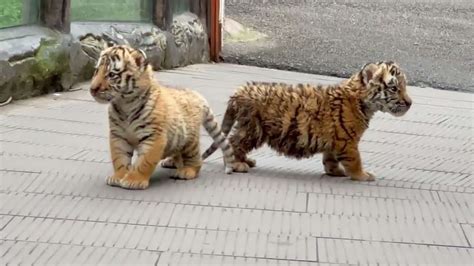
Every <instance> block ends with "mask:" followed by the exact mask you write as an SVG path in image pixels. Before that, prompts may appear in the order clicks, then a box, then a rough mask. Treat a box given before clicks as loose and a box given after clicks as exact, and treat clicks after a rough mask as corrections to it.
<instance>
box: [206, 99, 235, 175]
mask: <svg viewBox="0 0 474 266" xmlns="http://www.w3.org/2000/svg"><path fill="white" fill-rule="evenodd" d="M203 120H204V121H203V125H204V128H205V129H206V131H207V133H209V135H210V136H211V137H212V139H213V141H214V142H213V144H212V146H211V147H210V148H209V149H207V150H206V152H205V153H204V154H207V156H206V157H204V154H203V159H205V158H207V157H208V156H209V155H211V154H212V153H214V151H216V150H217V148H220V149H221V150H222V153H223V154H224V164H225V173H226V174H231V173H232V171H233V170H232V164H233V163H234V150H233V149H232V146H231V145H230V143H229V141H228V140H227V139H226V135H227V134H223V132H222V131H221V127H220V126H219V123H218V122H217V121H216V119H215V117H214V114H213V112H212V110H211V109H210V108H209V107H207V108H206V109H205V112H204V119H203ZM213 147H214V150H213V151H212V152H210V153H209V150H210V149H211V148H213Z"/></svg>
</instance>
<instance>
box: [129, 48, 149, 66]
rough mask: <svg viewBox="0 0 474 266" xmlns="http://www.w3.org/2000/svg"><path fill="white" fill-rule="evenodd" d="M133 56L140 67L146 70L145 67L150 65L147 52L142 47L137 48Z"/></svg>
mask: <svg viewBox="0 0 474 266" xmlns="http://www.w3.org/2000/svg"><path fill="white" fill-rule="evenodd" d="M132 56H133V59H134V60H135V64H137V67H139V68H140V69H141V70H144V69H145V67H146V66H147V65H148V59H147V57H146V53H145V52H144V51H143V50H141V49H137V50H135V51H134V52H133V53H132Z"/></svg>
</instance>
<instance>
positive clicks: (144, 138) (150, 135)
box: [138, 134, 153, 143]
mask: <svg viewBox="0 0 474 266" xmlns="http://www.w3.org/2000/svg"><path fill="white" fill-rule="evenodd" d="M152 136H153V134H148V135H145V136H143V137H141V138H140V140H138V142H139V143H142V142H144V141H145V140H147V139H149V138H150V137H152Z"/></svg>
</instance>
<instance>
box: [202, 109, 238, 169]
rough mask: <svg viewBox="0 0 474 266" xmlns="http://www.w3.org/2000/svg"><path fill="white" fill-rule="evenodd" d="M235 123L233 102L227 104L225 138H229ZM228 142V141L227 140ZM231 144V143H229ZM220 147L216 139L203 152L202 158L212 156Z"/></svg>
mask: <svg viewBox="0 0 474 266" xmlns="http://www.w3.org/2000/svg"><path fill="white" fill-rule="evenodd" d="M234 123H235V115H234V110H233V107H232V104H230V102H229V105H228V106H227V110H226V111H225V114H224V119H223V120H222V134H223V136H224V138H226V139H227V135H229V132H230V131H231V130H232V127H233V126H234ZM226 142H228V141H227V140H226ZM229 145H230V143H229ZM217 148H219V143H218V142H217V141H215V140H214V143H212V145H211V146H210V147H209V148H207V150H206V151H205V152H204V153H203V154H202V159H203V160H205V159H206V158H207V157H209V156H211V155H212V154H213V153H214V152H215V151H216V150H217Z"/></svg>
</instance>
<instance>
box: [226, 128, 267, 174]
mask: <svg viewBox="0 0 474 266" xmlns="http://www.w3.org/2000/svg"><path fill="white" fill-rule="evenodd" d="M247 130H248V129H241V128H238V129H237V130H236V132H235V133H234V134H232V136H230V138H229V141H230V144H231V145H232V148H233V149H234V156H235V162H234V165H233V166H232V168H233V169H234V171H235V172H240V173H246V172H248V171H249V169H250V167H255V165H256V161H255V160H254V159H251V158H248V157H247V154H248V153H249V152H250V151H252V150H253V149H255V148H258V146H260V145H258V141H257V138H256V137H255V136H252V135H250V134H247Z"/></svg>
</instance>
